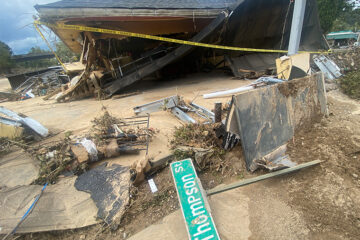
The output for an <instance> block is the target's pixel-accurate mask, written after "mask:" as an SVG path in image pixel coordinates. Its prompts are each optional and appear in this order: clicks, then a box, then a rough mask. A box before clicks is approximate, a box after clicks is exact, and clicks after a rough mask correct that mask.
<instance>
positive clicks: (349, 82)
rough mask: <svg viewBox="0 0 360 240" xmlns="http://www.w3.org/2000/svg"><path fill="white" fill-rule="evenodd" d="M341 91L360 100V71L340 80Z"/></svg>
mask: <svg viewBox="0 0 360 240" xmlns="http://www.w3.org/2000/svg"><path fill="white" fill-rule="evenodd" d="M339 85H340V88H341V90H342V91H343V92H344V93H345V94H347V95H349V96H350V97H351V98H355V99H360V70H357V71H354V72H350V73H348V74H346V75H345V76H344V77H342V78H340V79H339Z"/></svg>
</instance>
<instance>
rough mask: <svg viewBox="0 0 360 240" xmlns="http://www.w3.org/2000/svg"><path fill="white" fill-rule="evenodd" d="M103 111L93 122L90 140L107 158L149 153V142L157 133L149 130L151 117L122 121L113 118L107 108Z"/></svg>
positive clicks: (123, 119) (130, 118) (138, 117)
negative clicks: (142, 151)
mask: <svg viewBox="0 0 360 240" xmlns="http://www.w3.org/2000/svg"><path fill="white" fill-rule="evenodd" d="M103 111H104V113H103V115H102V116H101V117H98V118H95V119H94V120H93V121H92V123H93V128H92V132H91V137H90V138H91V139H93V140H94V142H95V143H96V145H97V147H98V149H99V151H100V152H102V153H103V155H104V156H105V157H107V158H109V157H116V156H119V155H121V154H128V153H139V151H141V150H146V151H148V145H149V141H150V140H151V138H152V136H153V135H154V134H155V133H156V131H155V130H154V129H152V128H149V121H150V116H149V115H147V116H137V117H129V118H122V119H120V118H115V117H113V116H111V115H110V114H109V112H108V111H107V110H106V108H104V109H103Z"/></svg>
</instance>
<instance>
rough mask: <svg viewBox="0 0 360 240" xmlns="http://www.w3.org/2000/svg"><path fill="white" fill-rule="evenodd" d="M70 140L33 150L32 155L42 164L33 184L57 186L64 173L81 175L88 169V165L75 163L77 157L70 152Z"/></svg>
mask: <svg viewBox="0 0 360 240" xmlns="http://www.w3.org/2000/svg"><path fill="white" fill-rule="evenodd" d="M70 150H71V148H70V141H69V139H64V141H61V142H58V143H56V144H54V145H51V146H47V147H41V148H40V149H33V150H32V151H31V152H32V155H33V156H34V157H35V159H36V160H38V161H39V163H40V169H39V177H38V178H37V179H36V180H35V181H34V183H33V184H40V185H42V184H45V183H51V184H55V183H56V182H57V178H58V177H59V175H61V174H64V172H71V175H72V173H74V174H76V175H79V174H80V173H82V172H83V171H84V170H85V169H86V168H87V165H86V164H84V163H83V164H81V163H79V162H78V161H75V157H74V155H73V154H72V152H71V151H70Z"/></svg>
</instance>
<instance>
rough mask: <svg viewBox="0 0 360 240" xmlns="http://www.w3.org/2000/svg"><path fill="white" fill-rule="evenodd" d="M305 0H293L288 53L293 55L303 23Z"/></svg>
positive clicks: (296, 49)
mask: <svg viewBox="0 0 360 240" xmlns="http://www.w3.org/2000/svg"><path fill="white" fill-rule="evenodd" d="M305 8H306V0H295V5H294V13H293V18H292V24H291V32H290V41H289V49H288V55H289V56H290V55H294V54H296V53H297V52H298V51H299V46H300V40H301V32H302V28H303V23H304V15H305Z"/></svg>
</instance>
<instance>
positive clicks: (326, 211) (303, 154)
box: [9, 80, 360, 240]
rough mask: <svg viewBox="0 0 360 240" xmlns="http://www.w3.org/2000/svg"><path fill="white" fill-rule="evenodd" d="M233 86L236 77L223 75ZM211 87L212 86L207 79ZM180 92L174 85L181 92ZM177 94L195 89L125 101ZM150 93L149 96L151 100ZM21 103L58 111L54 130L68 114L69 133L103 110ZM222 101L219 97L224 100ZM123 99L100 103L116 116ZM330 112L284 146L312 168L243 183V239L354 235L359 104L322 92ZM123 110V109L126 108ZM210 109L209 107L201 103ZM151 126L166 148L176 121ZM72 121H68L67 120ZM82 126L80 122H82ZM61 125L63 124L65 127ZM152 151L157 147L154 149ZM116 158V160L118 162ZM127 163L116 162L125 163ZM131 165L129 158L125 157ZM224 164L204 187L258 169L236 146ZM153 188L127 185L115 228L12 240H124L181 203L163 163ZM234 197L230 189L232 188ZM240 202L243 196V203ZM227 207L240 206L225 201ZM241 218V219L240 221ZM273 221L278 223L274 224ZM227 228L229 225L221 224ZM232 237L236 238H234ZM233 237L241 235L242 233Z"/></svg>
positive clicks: (161, 118)
mask: <svg viewBox="0 0 360 240" xmlns="http://www.w3.org/2000/svg"><path fill="white" fill-rule="evenodd" d="M227 81H228V82H229V84H232V85H233V86H235V85H237V83H236V82H232V81H231V80H227ZM194 84H198V85H197V86H196V87H198V88H200V89H201V88H202V91H203V92H206V91H210V89H208V85H206V84H203V83H201V82H199V83H194ZM212 84H213V85H212V86H211V88H212V89H211V90H215V89H216V88H219V87H216V86H218V85H217V83H216V82H215V81H213V82H212ZM179 89H180V90H179ZM175 91H176V92H178V91H182V92H181V93H182V94H185V95H188V97H189V98H192V97H194V96H196V95H197V94H198V92H194V91H193V90H192V89H191V88H187V87H182V88H181V87H180V88H177V87H176V90H175V87H173V88H162V89H161V94H158V95H159V96H154V90H150V91H149V92H148V93H146V94H144V95H140V97H139V96H137V97H136V96H135V97H130V98H129V99H130V100H131V101H130V103H131V105H135V104H136V103H137V102H138V101H139V100H142V101H144V102H148V101H150V100H156V99H158V98H161V97H164V96H168V95H170V94H173V93H175ZM150 96H151V97H150ZM200 100H201V102H203V103H204V104H205V101H204V100H202V99H200V97H199V101H200ZM33 101H34V103H33V104H32V103H31V102H24V104H26V106H24V107H21V106H20V105H19V104H17V105H15V104H14V103H12V104H9V107H14V108H15V109H16V110H20V109H23V108H25V109H26V108H27V109H28V110H27V111H26V112H27V113H29V114H30V115H32V114H33V115H34V117H37V118H39V119H40V120H41V121H42V122H44V123H45V124H46V120H50V117H51V115H49V114H47V115H44V114H43V112H42V109H47V110H48V111H51V112H54V113H55V112H57V111H60V112H62V113H63V114H64V115H63V116H61V117H62V118H64V124H62V123H55V122H51V121H49V124H51V127H52V128H53V129H63V128H66V127H65V124H66V121H67V120H66V119H67V118H65V116H66V114H70V115H69V116H71V117H72V118H73V119H74V120H76V121H77V122H76V121H74V120H72V121H71V123H69V124H68V126H70V130H79V131H81V130H82V129H83V128H84V127H83V126H84V125H85V126H86V124H88V121H89V119H92V118H93V117H94V115H96V114H95V113H94V111H90V110H87V109H88V107H89V106H90V105H91V104H93V105H94V106H95V105H96V109H98V110H100V109H101V104H99V103H96V104H95V103H94V101H92V100H86V101H79V102H72V103H67V104H61V105H58V104H53V103H42V102H40V101H38V100H33ZM226 101H227V100H226V99H224V101H223V102H224V103H225V102H226ZM121 103H122V101H120V100H117V101H116V102H111V100H109V101H106V102H103V103H102V104H105V105H107V106H110V109H112V112H113V113H114V114H119V115H123V114H124V113H123V109H126V111H127V112H130V110H129V109H131V108H129V107H128V106H126V104H122V105H121ZM328 103H329V112H330V115H329V117H327V118H324V119H322V120H321V122H318V123H314V125H312V126H307V128H306V129H300V130H299V131H298V132H297V133H296V135H295V136H294V138H293V140H292V141H290V143H289V145H288V154H289V155H290V157H291V159H292V161H295V162H298V163H303V162H309V161H313V160H317V159H318V160H322V161H323V162H322V163H321V164H320V165H319V166H316V167H312V168H308V169H305V170H302V171H299V172H297V173H294V174H291V175H287V176H281V177H278V178H274V179H272V180H269V181H265V182H262V183H259V184H254V185H249V186H247V187H245V188H244V190H243V194H244V195H245V196H246V197H247V198H248V199H250V200H249V207H248V209H249V210H248V211H249V215H250V216H248V217H249V219H250V224H249V230H250V231H249V232H251V236H250V237H249V238H247V239H254V240H258V239H326V240H327V239H354V240H355V239H360V103H359V101H355V100H351V99H349V98H348V97H346V96H345V95H343V94H341V93H340V92H338V91H332V92H330V93H329V94H328ZM125 107H126V108H125ZM207 107H209V108H210V107H211V105H210V104H209V105H207ZM152 119H153V120H152V124H154V125H155V127H156V128H159V129H160V131H161V141H160V137H159V140H157V139H155V141H158V142H155V143H154V144H157V145H155V146H161V151H162V152H164V151H165V148H167V149H168V147H169V145H168V144H166V142H164V141H165V139H168V140H169V138H170V137H171V133H172V131H171V129H173V128H174V125H177V126H179V125H180V124H178V123H177V124H172V126H171V127H170V126H169V127H166V129H164V126H168V125H169V124H170V123H173V122H174V120H175V119H174V118H173V117H172V116H170V115H169V114H168V113H166V112H163V113H159V114H155V115H154V117H153V118H152ZM68 121H70V119H69V120H68ZM80 126H81V127H80ZM64 130H67V129H64ZM153 149H155V147H153ZM119 161H120V160H119ZM127 161H128V160H126V161H125V160H121V162H127ZM129 162H131V161H130V160H129ZM225 165H226V166H229V168H228V170H227V171H225V174H223V173H222V172H217V171H204V172H200V173H199V177H200V178H201V181H202V182H203V185H204V187H205V188H206V189H209V188H213V187H215V186H217V185H219V184H222V183H229V182H232V181H235V180H239V179H242V178H250V177H253V176H256V175H259V174H262V173H263V172H257V173H255V174H250V173H248V172H247V171H246V170H245V164H244V158H243V156H242V153H241V148H240V147H237V148H235V149H233V150H232V151H230V152H228V153H227V154H226V155H225ZM153 178H154V181H155V183H156V184H157V187H158V189H159V192H158V193H156V194H153V193H152V192H151V191H150V187H149V185H148V183H147V182H144V183H143V184H142V185H140V186H139V187H138V188H137V189H132V192H131V193H132V195H133V199H132V200H131V205H130V206H129V208H128V211H127V214H126V215H125V216H124V219H123V221H122V223H121V224H120V226H119V228H118V229H117V230H112V229H110V228H109V227H107V226H104V225H101V224H99V225H95V226H91V227H87V228H83V229H77V230H69V231H57V232H48V233H36V234H27V235H23V236H17V237H18V239H68V240H70V239H126V238H129V237H131V236H133V235H134V234H136V233H137V232H139V231H141V230H142V229H144V228H146V227H147V226H150V225H152V224H154V223H157V222H159V221H160V220H161V219H162V218H163V217H165V216H167V215H168V214H170V213H172V212H174V211H176V210H177V209H178V208H179V205H178V201H177V196H176V192H175V189H174V185H173V182H172V177H171V173H170V170H169V168H168V167H167V168H165V169H163V170H162V171H161V172H159V173H158V174H156V175H154V176H153ZM234 194H236V193H234ZM244 202H245V200H244ZM227 207H228V208H240V207H241V206H236V205H231V206H227ZM238 221H242V219H238ZM274 223H276V224H277V225H276V227H274ZM224 224H225V223H224ZM226 224H228V225H231V222H229V223H226ZM234 239H236V238H234ZM239 239H246V238H240V236H239Z"/></svg>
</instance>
